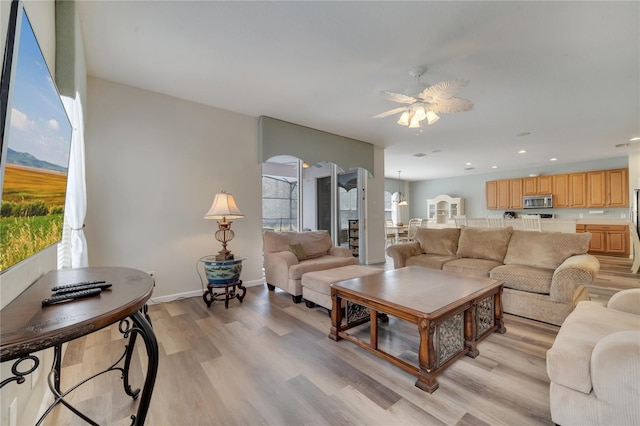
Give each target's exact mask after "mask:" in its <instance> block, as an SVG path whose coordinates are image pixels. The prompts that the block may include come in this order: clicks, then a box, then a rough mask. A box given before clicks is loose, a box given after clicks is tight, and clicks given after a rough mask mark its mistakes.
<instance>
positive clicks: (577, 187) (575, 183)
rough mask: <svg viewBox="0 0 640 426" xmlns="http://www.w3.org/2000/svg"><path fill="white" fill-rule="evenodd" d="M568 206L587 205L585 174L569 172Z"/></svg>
mask: <svg viewBox="0 0 640 426" xmlns="http://www.w3.org/2000/svg"><path fill="white" fill-rule="evenodd" d="M568 195H569V197H568V198H569V207H587V174H586V173H570V174H569V191H568Z"/></svg>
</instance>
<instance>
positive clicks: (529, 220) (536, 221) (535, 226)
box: [522, 214, 542, 232]
mask: <svg viewBox="0 0 640 426" xmlns="http://www.w3.org/2000/svg"><path fill="white" fill-rule="evenodd" d="M522 229H524V230H525V231H536V232H542V227H541V225H540V215H539V214H523V215H522Z"/></svg>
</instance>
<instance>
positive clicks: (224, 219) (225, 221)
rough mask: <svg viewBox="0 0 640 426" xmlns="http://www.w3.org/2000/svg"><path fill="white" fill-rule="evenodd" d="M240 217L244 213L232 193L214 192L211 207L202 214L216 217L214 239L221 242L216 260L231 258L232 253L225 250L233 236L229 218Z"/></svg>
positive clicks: (205, 216) (209, 217)
mask: <svg viewBox="0 0 640 426" xmlns="http://www.w3.org/2000/svg"><path fill="white" fill-rule="evenodd" d="M242 217H244V215H243V214H242V212H240V209H239V208H238V206H237V205H236V201H235V200H234V199H233V195H231V194H228V193H226V192H224V191H222V192H221V193H219V194H216V196H215V198H214V199H213V204H211V208H210V209H209V211H208V212H207V214H205V215H204V218H205V219H216V220H217V221H218V230H217V231H216V234H215V236H216V240H218V241H220V242H221V243H222V250H220V251H219V252H218V254H217V255H216V260H232V259H233V253H231V252H230V251H229V250H227V243H228V242H229V241H231V240H233V237H235V234H234V232H233V231H232V230H231V223H232V222H231V220H229V219H240V218H242Z"/></svg>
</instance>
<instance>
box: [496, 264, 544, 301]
mask: <svg viewBox="0 0 640 426" xmlns="http://www.w3.org/2000/svg"><path fill="white" fill-rule="evenodd" d="M489 276H490V277H491V278H495V279H497V280H501V281H504V287H506V288H512V289H515V290H522V291H527V292H529V293H539V294H549V292H550V291H551V279H552V278H553V269H544V268H534V267H532V266H524V265H502V266H497V267H495V268H494V269H492V270H491V272H490V273H489Z"/></svg>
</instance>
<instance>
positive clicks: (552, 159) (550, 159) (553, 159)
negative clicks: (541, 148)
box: [549, 157, 558, 161]
mask: <svg viewBox="0 0 640 426" xmlns="http://www.w3.org/2000/svg"><path fill="white" fill-rule="evenodd" d="M549 161H558V159H557V158H556V157H553V158H549Z"/></svg>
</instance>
